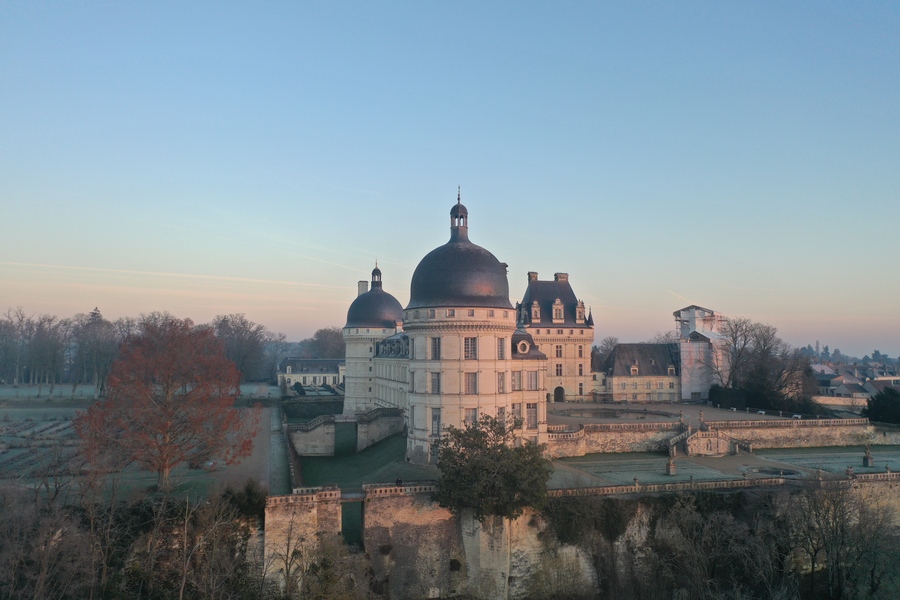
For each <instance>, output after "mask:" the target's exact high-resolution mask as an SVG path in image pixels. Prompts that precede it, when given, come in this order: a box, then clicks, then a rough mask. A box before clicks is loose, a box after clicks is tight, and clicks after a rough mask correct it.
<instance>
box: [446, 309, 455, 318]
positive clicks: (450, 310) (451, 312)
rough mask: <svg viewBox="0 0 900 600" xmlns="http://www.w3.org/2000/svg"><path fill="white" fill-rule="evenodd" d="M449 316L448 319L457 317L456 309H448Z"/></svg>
mask: <svg viewBox="0 0 900 600" xmlns="http://www.w3.org/2000/svg"><path fill="white" fill-rule="evenodd" d="M447 316H448V317H455V316H456V309H455V308H448V309H447Z"/></svg>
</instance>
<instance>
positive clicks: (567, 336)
mask: <svg viewBox="0 0 900 600" xmlns="http://www.w3.org/2000/svg"><path fill="white" fill-rule="evenodd" d="M527 331H528V333H530V334H531V336H532V337H533V338H534V342H535V344H537V346H538V348H539V349H540V351H541V352H543V353H544V354H546V355H547V391H548V392H549V394H550V399H551V400H552V401H555V395H554V392H555V390H556V388H558V387H561V388H563V390H565V400H566V401H568V402H589V401H590V400H591V392H592V391H593V380H592V378H591V346H593V344H594V329H593V327H579V328H570V327H565V328H559V327H553V328H548V327H546V326H545V327H528V328H527ZM557 346H559V347H560V349H561V351H562V356H561V357H558V356H557V352H556V349H557ZM557 365H561V366H562V371H563V372H562V375H557V371H556V366H557ZM579 368H580V371H579ZM579 392H580V393H579Z"/></svg>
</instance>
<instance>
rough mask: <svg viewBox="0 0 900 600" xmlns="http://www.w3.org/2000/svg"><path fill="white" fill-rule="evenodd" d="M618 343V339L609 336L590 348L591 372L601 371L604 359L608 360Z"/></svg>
mask: <svg viewBox="0 0 900 600" xmlns="http://www.w3.org/2000/svg"><path fill="white" fill-rule="evenodd" d="M618 343H619V338H617V337H614V336H611V335H610V336H607V337H605V338H603V339H602V340H600V343H599V344H595V345H594V346H593V347H592V348H591V370H592V371H601V370H602V369H603V365H604V364H605V363H606V359H607V358H609V355H610V354H611V353H612V351H613V348H615V347H616V344H618Z"/></svg>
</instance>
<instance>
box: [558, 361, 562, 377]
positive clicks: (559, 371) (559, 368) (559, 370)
mask: <svg viewBox="0 0 900 600" xmlns="http://www.w3.org/2000/svg"><path fill="white" fill-rule="evenodd" d="M562 373H563V369H562V363H556V376H557V377H562Z"/></svg>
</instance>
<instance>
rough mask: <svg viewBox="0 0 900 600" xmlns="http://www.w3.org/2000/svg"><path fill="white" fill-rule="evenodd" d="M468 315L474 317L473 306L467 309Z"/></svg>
mask: <svg viewBox="0 0 900 600" xmlns="http://www.w3.org/2000/svg"><path fill="white" fill-rule="evenodd" d="M469 316H470V317H474V316H475V309H474V308H470V309H469Z"/></svg>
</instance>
